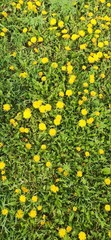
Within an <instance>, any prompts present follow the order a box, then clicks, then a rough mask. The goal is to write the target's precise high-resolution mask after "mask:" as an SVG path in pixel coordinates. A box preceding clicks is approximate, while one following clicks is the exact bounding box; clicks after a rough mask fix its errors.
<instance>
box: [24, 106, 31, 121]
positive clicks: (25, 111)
mask: <svg viewBox="0 0 111 240" xmlns="http://www.w3.org/2000/svg"><path fill="white" fill-rule="evenodd" d="M23 118H25V119H29V118H31V110H30V108H26V109H25V110H24V112H23Z"/></svg>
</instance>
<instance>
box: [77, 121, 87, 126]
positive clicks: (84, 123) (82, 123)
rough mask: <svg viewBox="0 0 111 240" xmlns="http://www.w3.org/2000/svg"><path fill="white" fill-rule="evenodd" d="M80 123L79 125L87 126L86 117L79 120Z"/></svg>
mask: <svg viewBox="0 0 111 240" xmlns="http://www.w3.org/2000/svg"><path fill="white" fill-rule="evenodd" d="M78 125H79V127H85V126H86V121H85V120H84V119H81V120H79V122H78Z"/></svg>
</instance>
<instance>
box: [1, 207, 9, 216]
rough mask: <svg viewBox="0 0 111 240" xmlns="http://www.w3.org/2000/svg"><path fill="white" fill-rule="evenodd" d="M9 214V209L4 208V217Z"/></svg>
mask: <svg viewBox="0 0 111 240" xmlns="http://www.w3.org/2000/svg"><path fill="white" fill-rule="evenodd" d="M7 214H8V209H7V208H3V209H2V215H4V216H6V215H7Z"/></svg>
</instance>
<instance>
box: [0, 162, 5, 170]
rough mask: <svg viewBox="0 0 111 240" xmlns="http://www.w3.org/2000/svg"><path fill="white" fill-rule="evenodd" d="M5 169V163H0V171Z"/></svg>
mask: <svg viewBox="0 0 111 240" xmlns="http://www.w3.org/2000/svg"><path fill="white" fill-rule="evenodd" d="M4 168H5V163H4V162H2V161H1V162H0V170H2V169H4Z"/></svg>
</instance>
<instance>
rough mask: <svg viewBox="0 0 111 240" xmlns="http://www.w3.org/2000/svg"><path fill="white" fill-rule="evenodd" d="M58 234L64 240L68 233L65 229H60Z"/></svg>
mask: <svg viewBox="0 0 111 240" xmlns="http://www.w3.org/2000/svg"><path fill="white" fill-rule="evenodd" d="M58 233H59V237H60V238H64V237H65V235H66V233H67V232H66V229H65V228H60V229H59V232H58Z"/></svg>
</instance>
